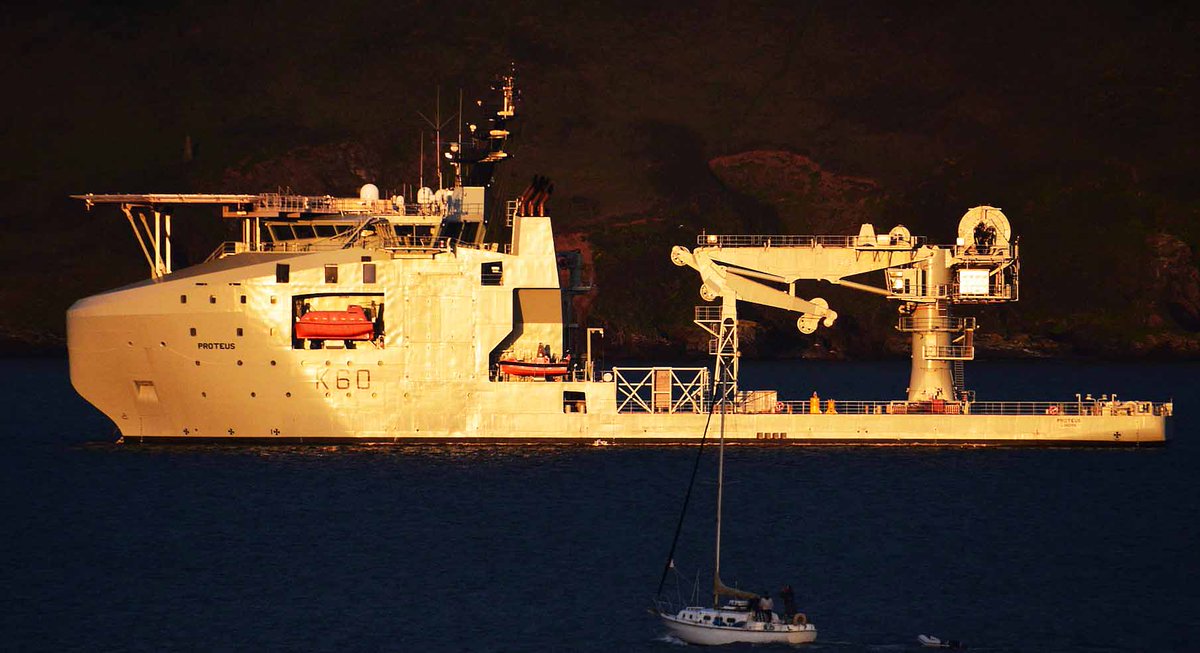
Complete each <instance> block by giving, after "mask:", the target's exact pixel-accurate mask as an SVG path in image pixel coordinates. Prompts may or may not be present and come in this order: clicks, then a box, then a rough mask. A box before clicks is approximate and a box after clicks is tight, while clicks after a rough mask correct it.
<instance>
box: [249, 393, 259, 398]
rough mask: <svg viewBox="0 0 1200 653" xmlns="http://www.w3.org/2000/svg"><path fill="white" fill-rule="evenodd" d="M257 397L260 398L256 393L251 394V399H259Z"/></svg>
mask: <svg viewBox="0 0 1200 653" xmlns="http://www.w3.org/2000/svg"><path fill="white" fill-rule="evenodd" d="M257 396H258V394H256V393H254V392H251V393H250V398H251V399H253V398H254V397H257Z"/></svg>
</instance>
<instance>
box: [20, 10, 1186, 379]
mask: <svg viewBox="0 0 1200 653" xmlns="http://www.w3.org/2000/svg"><path fill="white" fill-rule="evenodd" d="M1198 19H1200V12H1197V11H1196V10H1195V9H1193V8H1192V7H1191V5H1190V4H1185V3H1174V4H1172V3H1162V4H1155V5H1153V6H1144V3H1134V2H1129V3H1100V4H1096V3H1085V2H1067V3H1052V5H1051V6H1046V5H1045V4H1044V3H1022V2H1017V3H1011V2H1010V3H1001V4H994V5H979V6H977V5H971V4H968V5H944V4H941V3H888V2H866V3H849V4H847V3H822V2H795V1H786V2H784V1H779V2H761V3H741V2H719V1H710V0H699V1H697V2H692V3H686V4H685V3H678V4H677V3H662V4H653V3H633V2H608V3H562V2H550V1H548V0H547V1H534V2H525V3H521V9H519V10H508V9H507V8H506V6H505V5H504V4H490V3H477V4H471V5H470V6H469V8H457V9H454V10H453V11H450V10H449V6H448V5H446V4H445V3H435V2H422V1H413V2H398V3H377V2H374V3H366V2H342V3H316V2H275V3H258V4H254V5H247V4H245V3H233V2H220V1H218V2H209V3H195V2H185V1H176V2H155V3H149V2H125V3H119V4H118V5H111V4H110V5H104V8H100V7H99V6H97V5H95V4H94V3H84V2H65V3H57V4H52V5H46V6H27V7H23V8H17V9H14V10H13V11H12V12H10V15H9V16H8V20H7V21H6V22H5V23H4V24H3V26H0V36H2V37H3V38H0V72H2V74H3V79H5V80H6V81H7V82H8V85H9V88H10V91H13V90H16V91H19V92H11V93H10V94H9V98H10V99H9V101H8V102H6V103H5V104H4V106H3V109H0V112H2V114H0V115H2V118H3V120H0V125H2V127H0V129H3V134H2V137H0V161H2V166H3V167H2V168H0V191H2V192H3V193H4V197H5V198H6V202H5V203H4V206H3V208H2V209H0V227H2V228H3V236H0V271H2V272H3V273H4V275H5V278H6V283H5V284H4V285H3V286H2V289H0V302H3V305H4V306H8V307H13V308H17V307H20V309H21V310H19V311H17V310H12V311H6V312H5V314H4V316H3V317H0V340H3V341H5V342H6V343H7V344H6V348H7V349H8V350H9V351H28V350H30V349H35V348H47V347H49V348H54V347H56V346H61V341H62V337H63V320H62V316H63V311H65V309H66V307H67V306H69V304H70V303H71V302H72V301H74V300H75V299H77V298H79V297H81V296H84V295H87V294H90V293H93V292H96V291H98V290H101V289H104V288H109V287H113V286H117V285H122V284H124V283H128V282H130V281H134V280H137V279H139V278H141V277H143V276H144V275H145V271H144V264H143V263H142V262H141V257H140V253H139V251H138V249H137V245H136V243H135V242H134V240H133V238H132V237H131V236H130V235H129V234H128V233H127V227H126V226H125V225H124V220H123V218H122V217H121V216H120V215H119V214H116V213H115V212H113V213H107V212H93V213H90V214H89V213H85V212H84V211H83V209H82V207H81V206H79V205H78V204H75V203H72V202H70V201H68V200H66V199H65V197H66V195H67V194H69V193H78V192H162V191H191V192H204V191H224V192H261V191H271V190H275V189H277V188H282V187H287V188H291V189H292V190H294V191H296V192H307V193H320V194H324V193H327V192H329V193H335V194H351V193H353V192H355V190H356V188H357V186H358V185H360V184H361V183H364V182H367V181H370V182H374V183H376V184H378V185H379V186H380V188H382V189H385V191H386V190H389V189H400V188H403V187H405V186H408V185H413V184H415V183H416V182H417V179H418V178H419V175H420V172H419V167H420V166H419V162H418V156H417V152H418V149H419V143H420V141H421V138H422V130H425V131H426V135H428V127H427V126H426V125H424V123H423V121H422V119H421V118H420V115H419V114H422V113H423V114H424V115H426V116H432V115H433V112H434V108H435V98H436V97H437V93H438V88H439V87H440V95H441V104H442V113H443V117H444V118H445V117H449V116H451V115H452V114H453V113H454V111H455V110H456V105H457V102H458V89H459V88H462V89H464V93H465V95H464V98H465V100H466V101H468V102H469V101H470V100H471V99H473V97H474V93H475V92H477V91H478V90H481V89H483V88H485V85H486V82H487V80H488V79H489V78H490V77H491V75H493V74H494V73H496V72H497V71H500V70H503V69H504V68H505V67H506V66H507V65H508V63H509V62H515V63H516V65H517V69H518V76H519V77H518V79H519V82H520V83H521V85H522V87H523V90H524V96H525V99H526V103H525V105H524V114H523V116H522V119H521V120H520V121H518V122H517V123H514V127H515V129H516V140H515V142H514V143H513V147H512V154H513V160H512V161H511V163H510V164H508V166H507V167H506V168H504V169H503V171H502V173H501V177H500V179H499V188H500V190H501V192H502V193H505V194H509V195H513V194H516V193H518V192H519V191H520V190H521V187H522V186H523V185H524V182H525V180H526V179H528V178H529V177H530V176H531V175H532V174H534V173H542V174H546V175H549V176H550V177H552V178H553V179H554V181H555V186H556V188H557V189H558V190H557V192H556V194H555V196H554V198H553V200H552V202H551V204H550V209H551V210H552V213H553V214H554V215H555V217H556V220H557V227H558V230H559V231H560V233H561V235H562V244H563V246H564V247H566V246H570V247H571V248H581V249H584V250H585V254H586V257H587V258H588V259H589V264H590V265H591V269H593V270H594V274H595V281H596V284H597V286H598V288H599V294H598V295H596V296H595V297H594V298H592V299H591V300H590V317H589V319H590V320H591V321H592V322H593V323H596V324H600V325H604V326H607V327H608V328H609V329H611V332H612V333H613V334H614V335H613V338H612V339H611V342H610V343H609V346H610V353H615V352H613V350H612V347H614V346H615V347H619V348H623V349H624V350H625V351H626V352H628V353H638V352H642V353H648V352H649V351H650V350H665V351H668V352H674V353H684V352H685V350H686V349H687V348H688V347H694V346H697V345H698V344H699V343H701V340H700V339H699V338H698V333H697V332H696V329H694V327H691V326H690V322H689V320H690V313H691V310H690V307H691V306H692V305H693V304H696V303H699V297H698V296H697V288H698V281H697V280H696V279H695V278H693V276H692V275H689V273H688V272H687V271H684V270H680V269H678V268H676V267H674V266H673V265H672V264H671V263H670V262H669V260H668V253H669V251H670V248H671V246H672V245H675V244H685V245H688V244H691V243H692V242H694V238H695V235H696V233H698V232H700V231H701V230H707V231H709V232H729V233H776V232H787V233H814V232H816V233H829V232H833V233H855V232H857V229H858V225H859V224H861V223H862V222H873V223H874V224H875V225H876V227H879V228H882V229H888V228H890V227H891V226H893V225H894V224H897V223H903V224H905V225H907V226H908V227H910V228H911V229H912V231H913V232H914V233H917V234H924V235H928V236H930V237H931V238H932V239H933V240H934V241H938V242H948V241H951V240H952V239H953V237H954V229H955V227H956V225H957V221H958V219H959V217H960V216H961V215H962V214H963V212H964V211H965V210H966V209H968V208H970V207H972V206H976V205H979V204H991V205H993V206H999V207H1001V208H1003V209H1004V210H1005V212H1006V213H1007V215H1008V216H1009V218H1010V219H1011V221H1012V223H1013V226H1014V230H1015V232H1016V233H1017V234H1019V235H1020V237H1021V246H1022V254H1023V259H1024V260H1023V267H1022V277H1023V282H1024V283H1023V287H1022V300H1021V302H1020V303H1019V304H1017V305H1015V306H1011V307H1005V308H1002V309H989V310H986V311H983V312H981V313H980V317H981V324H982V327H983V328H984V334H982V335H983V336H985V341H984V343H983V344H986V345H989V349H990V350H991V351H992V352H996V353H1000V354H1003V355H1064V356H1066V355H1101V356H1128V355H1137V356H1142V355H1188V356H1194V355H1197V354H1200V272H1198V270H1197V259H1196V250H1197V247H1200V191H1198V190H1197V185H1196V183H1195V178H1196V173H1197V161H1198V160H1200V159H1198V154H1200V148H1198V143H1200V133H1198V130H1197V129H1196V127H1195V120H1196V116H1197V115H1200V106H1198V105H1197V95H1198V90H1200V85H1198V83H1197V78H1196V76H1197V69H1198V66H1197V64H1198V63H1200V62H1198V61H1197V59H1198V58H1197V49H1196V46H1195V44H1196V42H1197V37H1198V36H1200V22H1198ZM185 143H190V145H191V148H190V153H191V157H190V158H188V157H185V156H184V153H185ZM427 152H428V150H427ZM425 175H426V183H429V181H428V180H429V179H430V178H431V177H432V171H431V170H428V169H427V170H426V173H425ZM214 223H215V220H212V219H205V216H185V217H184V219H180V220H179V221H178V222H177V224H178V226H177V233H178V234H179V237H180V238H181V239H183V244H182V250H183V251H184V252H185V253H184V256H186V257H187V258H189V259H191V260H199V259H202V258H203V257H204V256H207V254H208V252H209V251H211V249H212V247H214V246H215V245H216V243H217V241H219V240H220V239H221V238H222V237H221V235H220V234H219V233H217V230H218V229H219V227H220V226H219V225H216V224H214ZM813 294H820V295H822V296H825V297H827V298H829V299H830V300H831V302H832V303H833V304H834V306H835V308H837V309H838V311H839V313H840V314H841V315H842V319H841V320H840V321H839V323H838V324H837V325H836V326H835V327H834V329H832V330H826V329H822V330H821V331H819V332H818V333H817V334H814V335H813V336H801V335H800V334H798V333H797V332H796V331H795V329H794V326H793V323H794V319H791V318H788V317H787V316H783V315H775V314H773V313H771V312H769V311H753V310H751V311H749V312H748V313H747V317H748V318H749V319H752V320H753V322H754V325H752V326H751V328H750V331H751V332H752V336H751V337H749V338H748V339H747V347H748V350H749V351H750V352H753V353H755V354H757V355H810V356H815V355H821V356H826V355H846V356H877V355H885V354H887V353H889V352H895V351H896V350H897V348H898V347H900V346H901V345H902V344H903V343H902V342H901V341H900V340H899V339H898V338H897V337H896V335H895V334H894V333H893V332H891V331H890V325H891V323H892V321H893V316H894V307H893V306H889V305H886V303H885V302H880V301H877V300H876V298H874V297H862V296H858V295H854V294H846V293H844V292H843V293H838V292H834V290H833V289H830V288H828V287H827V286H826V287H825V288H820V287H818V288H815V289H814V291H813ZM831 352H832V354H831Z"/></svg>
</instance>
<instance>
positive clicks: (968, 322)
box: [896, 315, 975, 333]
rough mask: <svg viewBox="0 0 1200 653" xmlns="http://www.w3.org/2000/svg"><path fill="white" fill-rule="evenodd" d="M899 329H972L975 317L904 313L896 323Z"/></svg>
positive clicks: (954, 330)
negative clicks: (927, 315) (926, 315)
mask: <svg viewBox="0 0 1200 653" xmlns="http://www.w3.org/2000/svg"><path fill="white" fill-rule="evenodd" d="M896 329H898V330H900V331H951V332H955V333H957V332H959V331H974V330H975V318H973V317H952V316H947V315H938V316H935V317H925V316H913V315H906V316H904V317H901V318H900V321H899V322H898V323H897V324H896Z"/></svg>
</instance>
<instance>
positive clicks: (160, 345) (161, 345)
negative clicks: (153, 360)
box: [158, 341, 167, 347]
mask: <svg viewBox="0 0 1200 653" xmlns="http://www.w3.org/2000/svg"><path fill="white" fill-rule="evenodd" d="M158 346H159V347H166V346H167V343H166V342H162V341H160V342H159V343H158Z"/></svg>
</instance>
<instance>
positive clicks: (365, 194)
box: [358, 184, 379, 202]
mask: <svg viewBox="0 0 1200 653" xmlns="http://www.w3.org/2000/svg"><path fill="white" fill-rule="evenodd" d="M358 199H360V200H365V201H368V202H374V201H376V200H378V199H379V187H378V186H376V185H375V184H363V186H362V188H360V189H358Z"/></svg>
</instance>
